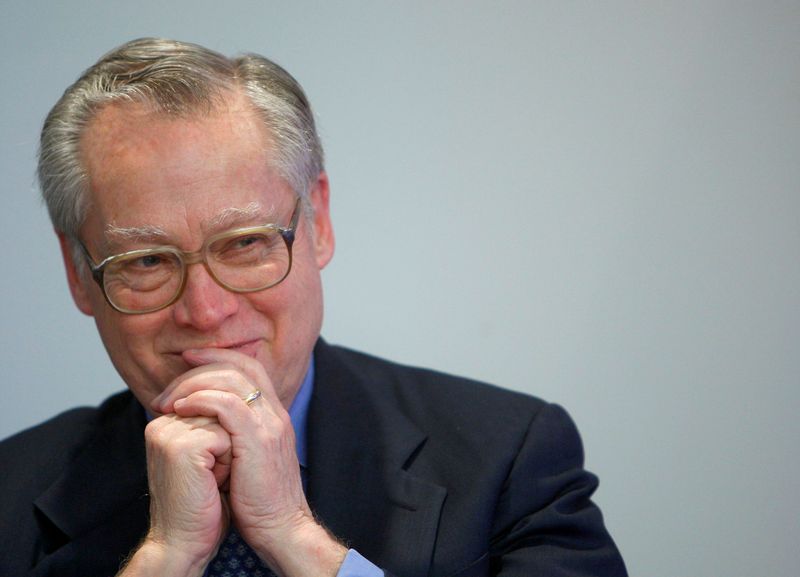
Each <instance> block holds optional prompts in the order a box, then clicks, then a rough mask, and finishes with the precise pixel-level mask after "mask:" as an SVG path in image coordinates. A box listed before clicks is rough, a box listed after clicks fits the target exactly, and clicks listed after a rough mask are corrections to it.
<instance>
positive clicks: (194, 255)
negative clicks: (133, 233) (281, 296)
mask: <svg viewBox="0 0 800 577" xmlns="http://www.w3.org/2000/svg"><path fill="white" fill-rule="evenodd" d="M301 205H302V198H301V197H300V196H298V197H297V200H296V201H295V205H294V210H293V211H292V216H291V219H290V220H289V225H288V226H278V225H276V224H272V223H270V224H265V225H261V226H246V227H242V228H235V229H232V230H227V231H223V232H220V233H219V234H215V235H212V236H210V237H209V238H207V239H206V240H205V241H203V246H201V247H200V250H196V251H185V250H181V249H179V248H177V247H175V246H170V245H164V246H161V247H158V248H142V249H136V250H129V251H126V252H122V253H119V254H114V255H111V256H108V257H106V258H104V259H103V260H102V261H100V262H99V263H95V262H94V259H93V258H92V255H91V254H90V253H89V249H87V248H86V245H85V244H83V241H81V240H80V239H76V240H77V243H78V246H80V248H81V250H82V251H83V255H84V257H86V262H87V264H88V265H89V270H90V272H91V273H92V278H93V279H94V281H95V282H96V283H97V284H98V286H99V287H100V290H101V291H102V293H103V297H104V298H105V300H106V302H107V303H108V304H109V306H111V308H113V309H114V310H116V311H118V312H120V313H123V314H127V315H143V314H147V313H154V312H156V311H160V310H162V309H165V308H167V307H168V306H170V305H171V304H173V303H174V302H175V301H177V300H178V299H179V298H181V295H183V291H184V289H185V288H186V278H187V276H188V270H189V265H192V264H200V263H202V264H203V266H204V267H205V269H206V271H207V272H208V274H209V275H210V276H211V278H212V279H214V282H216V283H217V284H218V285H219V286H221V287H222V288H224V289H225V290H229V291H231V292H233V293H238V294H244V293H253V292H258V291H262V290H267V289H269V288H272V287H275V286H277V285H279V284H280V283H282V282H283V281H284V280H286V277H288V276H289V273H290V272H291V271H292V262H293V257H292V246H293V245H294V240H295V235H296V231H297V224H298V222H299V220H300V214H301V213H302V210H301ZM265 228H269V229H272V230H274V231H275V232H277V233H278V234H280V235H281V238H282V239H283V242H284V244H285V245H286V250H287V251H288V252H289V266H288V267H286V273H285V274H284V275H283V276H282V277H281V278H280V279H278V280H277V281H275V282H274V283H272V284H269V285H266V286H263V287H258V288H252V289H240V288H235V287H232V286H230V285H228V284H227V283H225V282H223V281H222V280H220V279H219V278H218V277H217V275H216V274H215V273H214V271H213V269H212V268H211V267H210V266H209V265H208V261H207V257H206V251H207V250H208V247H209V246H211V245H212V244H214V243H215V242H218V241H220V240H223V239H226V238H233V237H235V236H238V235H241V234H247V233H248V232H255V231H259V230H263V229H265ZM154 252H169V253H172V254H174V255H175V256H176V257H177V258H178V261H179V262H180V263H181V283H180V285H179V286H178V288H177V290H176V291H175V295H174V296H173V297H172V298H171V299H169V301H168V302H166V303H165V304H163V305H159V306H157V307H154V308H151V309H146V310H141V311H137V310H129V309H125V308H122V307H120V306H119V305H117V304H115V303H114V302H112V300H111V299H110V298H109V296H108V292H107V291H106V287H105V279H104V276H105V269H106V267H107V266H108V265H109V264H111V263H112V262H114V261H117V260H119V259H121V258H122V257H130V256H136V255H142V256H145V255H147V254H151V253H154Z"/></svg>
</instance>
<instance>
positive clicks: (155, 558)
mask: <svg viewBox="0 0 800 577" xmlns="http://www.w3.org/2000/svg"><path fill="white" fill-rule="evenodd" d="M208 562H209V558H206V559H203V558H198V557H197V556H194V555H190V554H188V553H187V552H186V551H185V550H182V549H180V548H177V547H170V546H168V545H166V544H165V543H162V542H159V541H156V540H153V539H150V538H145V540H144V541H142V543H141V544H140V545H139V547H138V548H137V549H136V550H135V551H134V552H133V553H132V554H131V556H130V557H129V558H128V560H127V562H126V563H125V566H124V567H123V569H122V570H121V571H120V572H119V573H118V574H117V577H136V576H139V575H141V576H152V575H159V576H163V577H173V576H175V577H195V576H196V577H201V576H202V575H203V572H204V571H205V568H206V566H207V565H208Z"/></svg>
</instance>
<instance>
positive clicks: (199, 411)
mask: <svg viewBox="0 0 800 577" xmlns="http://www.w3.org/2000/svg"><path fill="white" fill-rule="evenodd" d="M174 408H175V413H176V414H177V415H179V416H181V417H213V418H215V419H216V420H218V421H219V424H220V425H221V426H222V428H224V429H225V430H226V431H227V432H228V433H229V434H230V435H231V437H237V438H240V439H243V440H244V441H245V444H252V445H253V446H256V445H257V443H258V441H259V440H263V439H260V438H259V435H257V434H255V431H257V430H260V432H266V433H267V435H268V436H271V437H283V436H284V435H285V434H286V429H287V427H288V428H289V429H291V419H289V415H288V414H287V413H286V411H285V410H283V408H282V407H280V410H279V411H273V410H272V409H273V407H271V406H269V405H266V404H265V405H263V406H260V407H259V409H260V411H256V410H255V409H256V407H255V406H253V407H251V406H248V405H247V404H246V403H245V402H244V401H243V400H242V399H241V398H240V397H239V396H237V395H236V394H233V393H230V392H227V391H212V390H207V389H204V390H200V391H196V392H194V393H192V394H190V395H189V396H187V397H183V398H181V399H178V400H177V401H175V403H174ZM292 437H293V435H292ZM293 441H294V439H292V442H293ZM234 444H236V441H235V440H234Z"/></svg>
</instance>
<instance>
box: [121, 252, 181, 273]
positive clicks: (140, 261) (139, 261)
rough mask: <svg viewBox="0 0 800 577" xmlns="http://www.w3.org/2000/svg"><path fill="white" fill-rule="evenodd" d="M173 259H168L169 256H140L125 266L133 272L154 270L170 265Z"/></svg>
mask: <svg viewBox="0 0 800 577" xmlns="http://www.w3.org/2000/svg"><path fill="white" fill-rule="evenodd" d="M171 260H172V259H170V258H168V256H167V255H163V254H146V255H144V256H140V257H139V258H133V259H131V260H129V261H128V262H127V263H126V264H125V266H126V268H129V269H131V270H137V271H139V270H142V271H144V270H152V269H156V268H158V267H160V266H163V265H166V264H170V262H171Z"/></svg>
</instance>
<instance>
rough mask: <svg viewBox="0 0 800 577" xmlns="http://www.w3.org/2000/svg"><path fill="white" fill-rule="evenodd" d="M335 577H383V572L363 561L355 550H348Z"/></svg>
mask: <svg viewBox="0 0 800 577" xmlns="http://www.w3.org/2000/svg"><path fill="white" fill-rule="evenodd" d="M336 577H383V570H382V569H379V568H378V567H376V566H375V565H373V564H372V563H370V562H369V561H367V560H366V559H364V558H363V557H362V556H361V555H360V554H359V553H358V551H356V550H355V549H349V550H348V551H347V556H346V557H345V558H344V562H343V563H342V566H341V567H339V572H338V573H337V574H336Z"/></svg>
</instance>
